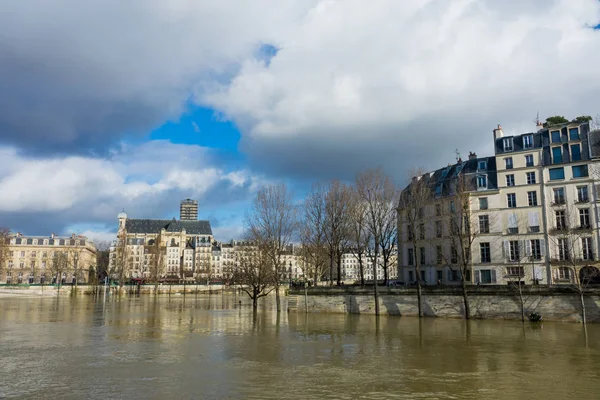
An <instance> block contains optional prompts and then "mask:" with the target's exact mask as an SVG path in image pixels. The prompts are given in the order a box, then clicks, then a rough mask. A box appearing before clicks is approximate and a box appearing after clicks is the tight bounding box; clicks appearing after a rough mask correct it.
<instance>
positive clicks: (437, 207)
mask: <svg viewBox="0 0 600 400" xmlns="http://www.w3.org/2000/svg"><path fill="white" fill-rule="evenodd" d="M435 215H437V216H438V217H439V216H440V215H442V206H441V205H440V204H436V205H435Z"/></svg>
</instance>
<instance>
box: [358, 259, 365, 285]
mask: <svg viewBox="0 0 600 400" xmlns="http://www.w3.org/2000/svg"><path fill="white" fill-rule="evenodd" d="M358 269H359V271H360V286H361V287H363V286H365V268H364V266H363V260H362V254H359V258H358Z"/></svg>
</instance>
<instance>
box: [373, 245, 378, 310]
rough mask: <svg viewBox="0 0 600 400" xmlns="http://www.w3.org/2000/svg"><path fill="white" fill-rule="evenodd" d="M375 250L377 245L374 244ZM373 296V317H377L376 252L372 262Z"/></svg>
mask: <svg viewBox="0 0 600 400" xmlns="http://www.w3.org/2000/svg"><path fill="white" fill-rule="evenodd" d="M375 249H377V243H376V244H375ZM373 294H374V296H375V316H379V291H378V289H377V250H375V258H374V261H373Z"/></svg>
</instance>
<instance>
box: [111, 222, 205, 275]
mask: <svg viewBox="0 0 600 400" xmlns="http://www.w3.org/2000/svg"><path fill="white" fill-rule="evenodd" d="M118 220H119V230H118V233H117V240H116V241H115V242H114V243H113V245H112V246H111V248H110V261H109V273H110V275H111V277H112V278H113V279H117V280H128V279H131V278H134V279H147V280H155V279H157V280H159V281H160V280H162V281H164V280H171V281H181V280H187V281H196V280H197V281H203V280H207V279H211V278H212V275H213V272H214V271H213V267H214V266H213V263H212V249H213V241H214V239H213V236H212V229H211V226H210V222H209V221H198V220H196V221H182V220H176V219H175V218H173V219H172V220H160V219H132V218H128V216H127V214H126V213H124V212H122V213H120V214H119V215H118Z"/></svg>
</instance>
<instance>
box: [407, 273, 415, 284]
mask: <svg viewBox="0 0 600 400" xmlns="http://www.w3.org/2000/svg"><path fill="white" fill-rule="evenodd" d="M408 281H409V282H414V281H415V273H414V272H413V271H408Z"/></svg>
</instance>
